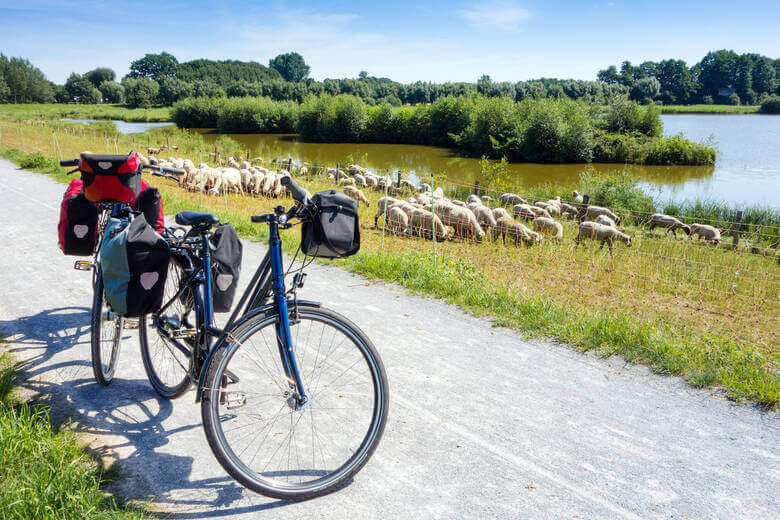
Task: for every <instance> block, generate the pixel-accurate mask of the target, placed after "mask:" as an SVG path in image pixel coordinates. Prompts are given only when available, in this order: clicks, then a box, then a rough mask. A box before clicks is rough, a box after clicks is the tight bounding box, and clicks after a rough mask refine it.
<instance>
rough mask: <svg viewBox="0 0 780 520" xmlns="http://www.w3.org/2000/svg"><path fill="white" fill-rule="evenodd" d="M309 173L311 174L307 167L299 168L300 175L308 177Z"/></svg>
mask: <svg viewBox="0 0 780 520" xmlns="http://www.w3.org/2000/svg"><path fill="white" fill-rule="evenodd" d="M307 173H309V169H308V168H307V167H306V166H301V167H300V168H298V175H306V174H307Z"/></svg>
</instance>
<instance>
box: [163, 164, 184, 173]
mask: <svg viewBox="0 0 780 520" xmlns="http://www.w3.org/2000/svg"><path fill="white" fill-rule="evenodd" d="M160 169H161V170H162V171H164V172H166V173H172V174H174V175H184V174H185V173H187V172H185V171H184V170H182V169H179V168H168V167H167V166H163V167H162V168H160Z"/></svg>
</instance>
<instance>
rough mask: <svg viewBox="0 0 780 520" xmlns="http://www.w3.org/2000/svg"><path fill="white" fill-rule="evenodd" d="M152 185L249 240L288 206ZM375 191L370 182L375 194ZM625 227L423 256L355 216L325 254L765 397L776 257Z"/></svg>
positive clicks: (480, 309) (607, 351)
mask: <svg viewBox="0 0 780 520" xmlns="http://www.w3.org/2000/svg"><path fill="white" fill-rule="evenodd" d="M36 131H38V130H37V129H35V128H33V129H30V133H28V134H27V135H28V137H27V143H28V149H32V145H31V143H34V142H36V141H34V136H35V132H36ZM182 135H185V134H182ZM172 142H173V141H172ZM37 143H38V144H37V147H38V148H37V149H39V150H41V151H42V152H44V154H38V155H36V154H29V155H28V154H23V153H21V152H19V151H13V150H5V151H3V153H2V155H3V156H4V157H6V158H10V159H11V160H13V161H14V162H16V163H17V164H24V165H25V167H26V168H30V169H34V170H37V171H42V172H45V173H49V174H51V175H53V177H54V178H56V179H57V180H59V181H67V177H66V176H65V175H64V170H62V169H61V168H58V167H55V166H54V163H53V161H52V160H51V159H49V158H48V157H46V155H45V150H46V146H47V142H46V135H45V134H41V136H40V137H39V141H37ZM182 143H184V144H182ZM186 143H187V141H186V139H183V140H182V141H181V142H180V143H177V144H180V149H179V154H180V155H183V156H188V155H187V150H185V149H183V148H184V147H185V145H186ZM127 144H128V143H124V145H125V149H126V148H127ZM62 145H63V149H65V148H66V147H70V148H68V149H67V152H68V154H69V155H67V156H68V157H70V156H75V155H76V153H77V151H78V150H83V149H85V148H87V147H88V145H87V144H85V142H84V138H83V137H80V136H74V137H73V141H72V142H71V141H70V140H68V139H65V138H63V140H62ZM196 153H197V152H196ZM33 156H35V157H36V158H35V159H33V158H32V157H33ZM189 156H191V155H189ZM302 182H303V183H304V184H305V185H306V186H307V188H308V189H309V190H310V191H311V192H315V191H318V190H320V189H324V188H326V187H328V186H329V184H328V183H327V181H326V180H324V179H322V178H313V179H310V180H304V181H302ZM581 182H582V183H585V184H584V185H583V189H587V193H592V194H594V196H596V197H599V199H598V200H601V199H603V200H604V201H605V202H604V203H609V204H610V205H613V206H616V207H618V208H622V207H623V205H624V204H625V205H632V204H634V202H632V197H639V194H637V193H635V191H634V190H637V189H638V188H636V187H635V186H634V185H629V184H630V183H627V182H626V180H625V179H623V178H622V177H619V176H618V177H614V176H611V177H607V178H604V179H596V178H594V177H593V176H588V175H584V176H583V179H582V180H581ZM155 184H156V185H157V186H158V187H159V188H160V189H161V191H162V193H163V196H164V203H165V208H166V212H168V213H170V214H173V213H176V212H177V211H180V210H183V209H195V208H198V209H201V210H203V211H211V212H214V213H216V214H218V215H219V216H220V218H221V219H223V221H230V222H233V224H234V225H235V226H236V228H237V230H238V231H239V233H240V234H241V235H242V236H244V237H245V238H249V239H252V240H256V241H261V240H264V239H266V238H267V235H266V234H265V230H264V229H263V228H262V227H261V226H257V225H253V224H251V223H250V221H249V216H250V215H251V214H254V213H260V212H265V211H268V210H269V209H270V208H271V207H273V206H274V205H276V204H279V203H281V204H289V200H284V199H282V200H273V199H262V198H249V197H246V198H245V197H240V196H237V195H230V196H227V197H224V198H223V197H209V196H203V197H201V196H200V194H197V193H188V192H186V191H184V190H182V189H180V188H178V187H177V186H171V185H169V184H166V183H160V182H156V183H155ZM624 184H625V186H623V185H624ZM378 196H379V195H377V194H375V193H371V197H372V198H374V199H375V198H377V197H378ZM640 198H641V197H640ZM640 202H641V201H640ZM373 213H374V211H373V208H361V220H362V222H364V223H365V222H369V221H371V222H373ZM626 220H631V219H626ZM52 225H53V224H52ZM575 229H576V228H575V226H574V225H573V224H570V223H568V222H564V237H569V238H570V237H571V236H572V235H573V234H574V233H576V230H575ZM626 229H627V231H628V232H629V233H630V234H633V235H634V244H633V247H632V248H631V250H627V249H625V248H622V245H620V246H618V247H619V248H618V249H616V251H615V255H614V257H610V256H609V255H607V254H606V253H604V252H598V251H595V250H594V248H592V247H591V248H590V249H585V248H582V247H580V248H578V249H575V248H574V247H573V244H572V243H571V240H568V241H566V240H564V241H561V242H555V241H546V243H545V244H543V245H542V246H536V247H532V248H528V249H525V248H522V249H518V248H514V247H506V246H503V245H502V244H501V243H500V242H493V241H486V242H485V243H484V244H482V245H480V246H474V245H473V244H470V243H468V242H455V241H453V242H447V243H442V244H437V256H436V265H435V266H434V264H433V262H432V255H431V247H430V243H426V242H421V241H419V240H410V239H405V238H400V237H391V236H387V237H385V239H384V241H382V239H381V235H380V233H378V232H377V231H376V230H372V229H368V227H367V226H366V225H365V224H364V231H363V233H362V249H361V252H360V253H359V254H358V255H356V256H354V257H352V258H349V259H347V260H344V261H336V262H334V263H335V264H336V265H339V266H343V267H345V268H347V269H350V270H352V271H354V272H357V273H360V274H363V275H365V276H367V277H370V278H375V279H383V280H388V281H391V282H394V283H398V284H400V285H402V286H404V287H406V288H408V289H410V290H411V291H413V292H417V293H420V294H428V295H432V296H436V297H439V298H443V299H446V300H447V301H449V302H452V303H456V304H458V305H460V306H461V307H463V308H464V309H467V310H468V311H470V312H472V313H474V314H478V315H485V316H491V317H493V318H494V319H495V322H496V323H497V324H499V325H505V326H509V327H512V328H515V329H517V330H521V331H523V332H524V333H525V334H526V335H529V336H533V337H546V338H552V339H555V340H559V341H563V342H566V343H567V344H570V345H572V346H574V347H575V348H577V349H580V350H591V351H594V352H598V353H599V354H601V355H605V356H609V355H620V356H623V357H624V358H626V359H627V360H630V361H634V362H641V363H645V364H647V365H649V366H650V367H651V368H652V369H653V370H655V371H657V372H659V373H663V374H675V375H680V376H682V377H684V378H685V379H686V381H688V382H689V383H690V384H691V385H693V386H697V387H701V386H713V387H719V388H722V389H724V390H725V391H726V393H727V395H729V396H730V397H731V398H733V399H735V400H739V401H745V400H748V401H753V402H756V403H759V404H761V405H762V406H764V407H767V408H775V409H777V407H778V402H779V401H780V378H778V372H779V369H780V355H778V349H777V344H778V342H777V339H778V338H777V333H778V330H780V328H779V327H778V317H780V312H779V309H780V306H779V305H778V302H780V297H779V296H778V290H779V289H778V284H777V282H776V280H777V279H778V277H779V276H780V273H778V272H777V271H776V269H777V262H776V258H774V257H764V256H760V255H753V254H748V253H746V252H741V251H737V252H735V251H728V250H726V249H724V248H715V247H707V246H704V245H702V244H696V243H692V242H690V241H688V240H674V239H671V238H664V237H663V236H660V234H658V233H655V234H653V233H645V232H643V231H642V229H641V228H640V227H638V225H636V224H634V223H630V224H628V226H627V228H626ZM284 238H285V242H284V244H285V248H286V250H287V251H288V252H292V251H293V250H294V249H295V247H296V246H297V242H298V230H297V229H296V230H294V231H293V232H285V235H284Z"/></svg>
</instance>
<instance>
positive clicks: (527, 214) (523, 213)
mask: <svg viewBox="0 0 780 520" xmlns="http://www.w3.org/2000/svg"><path fill="white" fill-rule="evenodd" d="M512 214H513V215H514V216H515V217H520V218H524V219H526V220H533V219H535V218H536V217H547V218H552V215H550V214H549V213H548V212H547V210H546V209H543V208H540V207H538V206H530V205H528V204H515V206H514V207H513V208H512Z"/></svg>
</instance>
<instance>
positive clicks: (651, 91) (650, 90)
mask: <svg viewBox="0 0 780 520" xmlns="http://www.w3.org/2000/svg"><path fill="white" fill-rule="evenodd" d="M660 93H661V83H660V82H659V81H658V80H657V79H655V78H642V79H640V80H637V82H636V83H634V86H633V87H631V99H635V100H637V101H641V102H642V103H650V102H651V101H652V100H654V99H655V98H657V97H658V94H660Z"/></svg>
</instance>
